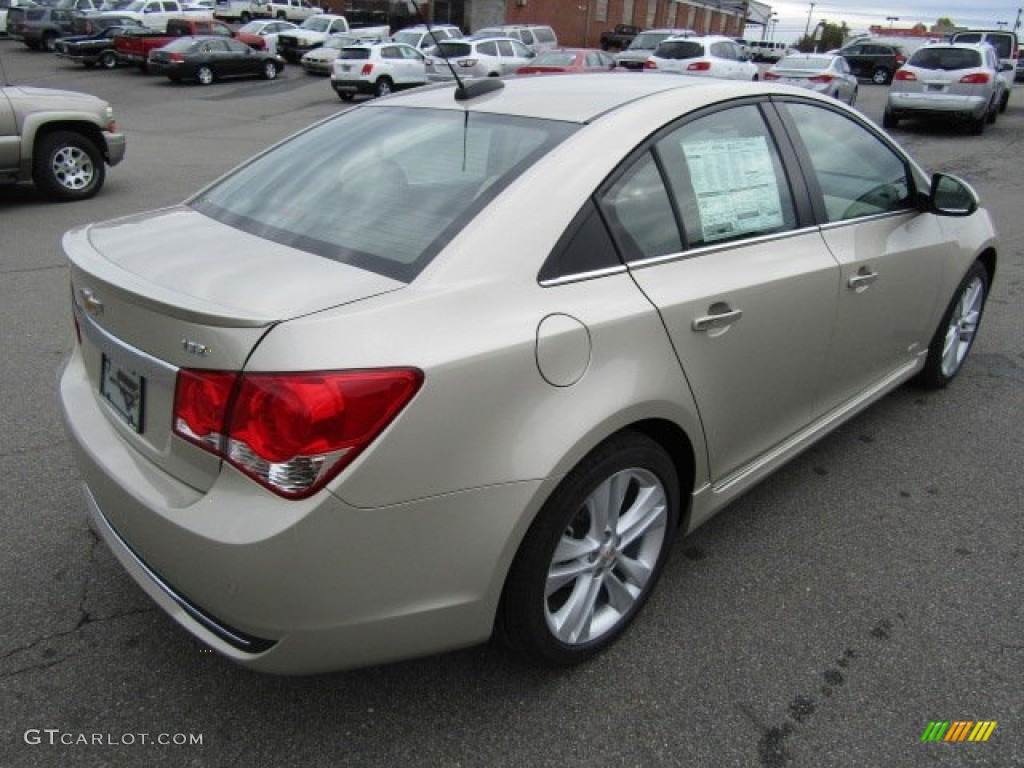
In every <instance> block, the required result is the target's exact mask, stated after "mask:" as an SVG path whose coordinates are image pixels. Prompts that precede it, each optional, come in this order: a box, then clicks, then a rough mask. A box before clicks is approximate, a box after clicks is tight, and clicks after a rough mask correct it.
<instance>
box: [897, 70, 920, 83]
mask: <svg viewBox="0 0 1024 768" xmlns="http://www.w3.org/2000/svg"><path fill="white" fill-rule="evenodd" d="M892 79H893V80H917V75H915V74H914V73H913V72H909V71H907V70H905V69H897V70H896V74H895V75H893V76H892Z"/></svg>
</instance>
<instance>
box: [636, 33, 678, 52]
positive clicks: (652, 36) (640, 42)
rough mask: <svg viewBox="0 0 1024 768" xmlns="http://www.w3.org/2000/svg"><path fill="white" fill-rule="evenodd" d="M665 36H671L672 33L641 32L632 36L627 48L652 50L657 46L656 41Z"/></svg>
mask: <svg viewBox="0 0 1024 768" xmlns="http://www.w3.org/2000/svg"><path fill="white" fill-rule="evenodd" d="M667 37H672V34H671V33H669V32H641V33H640V34H639V35H637V36H636V37H634V38H633V42H632V43H630V44H629V49H631V50H636V51H653V50H654V49H655V48H657V47H658V43H660V42H661V41H662V40H664V39H665V38H667Z"/></svg>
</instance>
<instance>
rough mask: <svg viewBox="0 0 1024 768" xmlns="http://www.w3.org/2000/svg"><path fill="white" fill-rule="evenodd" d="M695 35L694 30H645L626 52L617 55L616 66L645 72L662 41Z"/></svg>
mask: <svg viewBox="0 0 1024 768" xmlns="http://www.w3.org/2000/svg"><path fill="white" fill-rule="evenodd" d="M693 34H694V31H693V30H692V29H645V30H644V31H643V32H641V33H640V34H639V35H637V36H636V37H634V38H633V42H632V43H630V44H629V47H627V48H626V50H624V51H622V52H621V53H617V54H615V64H616V66H619V67H622V68H623V69H635V70H643V68H644V64H645V63H646V62H647V59H649V58H650V57H651V56H652V55H654V49H655V48H657V47H658V46H659V45H660V44H661V43H662V41H664V40H668V39H669V38H670V37H690V36H692V35H693Z"/></svg>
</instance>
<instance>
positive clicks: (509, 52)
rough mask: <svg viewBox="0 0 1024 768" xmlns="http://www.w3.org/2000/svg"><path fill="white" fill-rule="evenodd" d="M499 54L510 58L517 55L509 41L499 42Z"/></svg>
mask: <svg viewBox="0 0 1024 768" xmlns="http://www.w3.org/2000/svg"><path fill="white" fill-rule="evenodd" d="M498 53H500V54H501V55H502V56H506V57H509V58H511V57H512V56H515V55H516V52H515V49H514V48H513V47H512V43H511V42H509V41H508V40H499V41H498Z"/></svg>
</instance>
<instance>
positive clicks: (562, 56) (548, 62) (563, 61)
mask: <svg viewBox="0 0 1024 768" xmlns="http://www.w3.org/2000/svg"><path fill="white" fill-rule="evenodd" d="M574 61H576V54H575V53H564V52H562V51H557V52H551V53H542V54H540V55H538V56H537V58H535V59H534V60H533V61H531V62H530V66H531V67H568V66H569V65H570V64H572V63H573V62H574Z"/></svg>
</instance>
